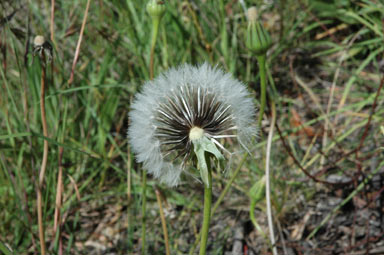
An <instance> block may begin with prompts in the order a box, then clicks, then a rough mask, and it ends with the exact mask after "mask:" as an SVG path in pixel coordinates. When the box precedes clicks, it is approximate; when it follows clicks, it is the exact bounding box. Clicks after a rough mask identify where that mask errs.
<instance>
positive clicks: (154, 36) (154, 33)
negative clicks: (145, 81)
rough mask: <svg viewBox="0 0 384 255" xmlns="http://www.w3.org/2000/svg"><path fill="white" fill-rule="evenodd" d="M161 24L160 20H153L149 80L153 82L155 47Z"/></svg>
mask: <svg viewBox="0 0 384 255" xmlns="http://www.w3.org/2000/svg"><path fill="white" fill-rule="evenodd" d="M159 24H160V19H153V22H152V41H151V53H150V60H149V79H151V80H153V77H154V72H153V69H154V68H153V66H154V56H155V46H156V40H157V34H158V32H159Z"/></svg>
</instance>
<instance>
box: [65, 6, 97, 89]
mask: <svg viewBox="0 0 384 255" xmlns="http://www.w3.org/2000/svg"><path fill="white" fill-rule="evenodd" d="M90 4H91V0H88V1H87V6H86V7H85V11H84V18H83V23H82V24H81V28H80V36H79V40H78V41H77V46H76V51H75V57H74V58H73V63H72V69H71V76H70V78H69V80H68V85H71V84H72V82H73V79H74V76H75V67H76V63H77V60H78V59H79V54H80V46H81V41H82V40H83V34H84V28H85V24H86V23H87V17H88V10H89V5H90Z"/></svg>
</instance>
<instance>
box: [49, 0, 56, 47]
mask: <svg viewBox="0 0 384 255" xmlns="http://www.w3.org/2000/svg"><path fill="white" fill-rule="evenodd" d="M54 27H55V0H51V24H50V30H51V41H52V43H53V44H54V45H55V46H56V42H55V28H54Z"/></svg>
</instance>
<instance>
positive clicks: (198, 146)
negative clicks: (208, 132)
mask: <svg viewBox="0 0 384 255" xmlns="http://www.w3.org/2000/svg"><path fill="white" fill-rule="evenodd" d="M192 143H193V150H194V152H195V154H196V157H197V162H198V163H197V164H198V169H199V171H200V176H201V179H202V180H203V182H204V184H205V186H206V187H208V188H209V182H208V171H211V169H208V164H207V159H206V152H207V153H210V154H211V155H213V156H214V157H215V158H216V159H217V161H218V162H219V165H220V162H222V161H223V160H224V156H223V155H222V154H221V152H220V151H219V150H218V149H217V147H216V145H215V144H214V143H213V141H212V140H210V139H208V138H207V137H206V136H203V137H202V138H200V139H196V140H192Z"/></svg>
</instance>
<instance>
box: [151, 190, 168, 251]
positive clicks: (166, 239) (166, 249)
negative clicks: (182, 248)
mask: <svg viewBox="0 0 384 255" xmlns="http://www.w3.org/2000/svg"><path fill="white" fill-rule="evenodd" d="M155 191H156V199H157V204H158V205H159V211H160V219H161V225H162V227H163V234H164V243H165V251H166V254H167V255H171V250H170V249H169V239H168V230H167V223H166V221H165V217H164V211H163V205H162V202H161V194H160V190H159V189H158V188H156V189H155Z"/></svg>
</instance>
